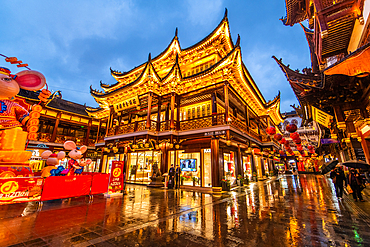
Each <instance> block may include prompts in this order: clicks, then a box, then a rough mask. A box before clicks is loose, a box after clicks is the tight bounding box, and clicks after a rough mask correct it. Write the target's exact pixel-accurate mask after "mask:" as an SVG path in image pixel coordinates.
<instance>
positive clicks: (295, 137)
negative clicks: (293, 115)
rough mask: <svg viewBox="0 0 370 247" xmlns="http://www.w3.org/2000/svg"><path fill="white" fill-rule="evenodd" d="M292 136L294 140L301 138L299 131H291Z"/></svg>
mask: <svg viewBox="0 0 370 247" xmlns="http://www.w3.org/2000/svg"><path fill="white" fill-rule="evenodd" d="M290 138H292V139H293V140H295V139H298V138H299V134H298V132H294V133H291V134H290Z"/></svg>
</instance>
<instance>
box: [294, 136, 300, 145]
mask: <svg viewBox="0 0 370 247" xmlns="http://www.w3.org/2000/svg"><path fill="white" fill-rule="evenodd" d="M293 141H294V143H295V144H301V142H302V140H301V138H299V137H298V138H297V139H294V140H293Z"/></svg>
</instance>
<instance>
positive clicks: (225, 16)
mask: <svg viewBox="0 0 370 247" xmlns="http://www.w3.org/2000/svg"><path fill="white" fill-rule="evenodd" d="M224 18H227V8H225V15H224Z"/></svg>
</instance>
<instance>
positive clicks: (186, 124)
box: [180, 116, 212, 131]
mask: <svg viewBox="0 0 370 247" xmlns="http://www.w3.org/2000/svg"><path fill="white" fill-rule="evenodd" d="M211 126H212V116H206V117H200V118H194V119H189V120H185V121H181V122H180V130H181V131H183V130H192V129H201V128H206V127H211Z"/></svg>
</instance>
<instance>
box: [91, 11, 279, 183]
mask: <svg viewBox="0 0 370 247" xmlns="http://www.w3.org/2000/svg"><path fill="white" fill-rule="evenodd" d="M111 74H112V76H113V77H114V78H115V79H116V80H117V82H116V83H115V84H113V85H106V84H103V83H101V88H102V89H103V91H97V90H93V89H92V88H91V95H92V96H93V97H94V98H95V100H96V101H97V102H98V103H99V105H100V107H99V108H96V109H92V108H88V109H87V111H88V113H89V115H90V116H93V117H96V118H98V119H100V123H101V124H100V128H99V134H98V143H97V144H96V146H97V147H100V148H102V151H103V152H102V167H101V170H102V171H103V172H108V171H109V163H110V161H111V160H114V159H124V156H125V153H127V158H126V160H127V179H128V180H129V181H136V182H143V183H145V182H148V181H149V177H150V176H151V172H152V166H153V164H158V165H159V167H160V170H161V172H162V173H165V172H167V171H168V168H169V167H170V165H171V164H174V165H181V166H182V168H185V169H183V173H182V177H183V180H185V181H184V183H185V184H189V185H193V183H192V182H193V181H195V182H194V185H195V186H200V187H212V186H213V187H215V186H216V187H217V186H219V184H220V181H221V178H222V177H226V178H230V180H232V181H234V180H235V178H236V176H237V175H247V173H248V174H250V175H251V174H252V170H253V171H255V172H256V173H258V175H259V176H260V177H262V176H263V175H265V174H266V173H267V172H266V170H270V171H271V170H272V169H273V164H272V156H271V155H272V152H273V151H274V150H275V149H277V148H278V145H277V143H275V142H273V140H272V139H270V138H269V137H268V135H266V133H265V131H264V129H265V128H266V127H267V126H269V125H273V126H275V125H277V124H279V123H280V122H281V121H282V118H281V115H280V95H278V96H277V97H276V98H275V99H274V100H272V101H269V102H266V101H265V99H264V98H263V96H262V94H261V92H260V91H259V89H258V87H257V86H256V84H255V82H254V81H253V79H252V77H251V75H250V74H249V72H248V70H247V68H246V67H245V65H244V63H243V61H242V56H241V48H240V38H239V37H238V40H237V41H236V43H235V44H234V43H233V41H232V39H231V36H230V30H229V23H228V19H227V12H226V13H225V16H224V18H223V19H222V21H221V22H220V24H219V25H218V26H217V27H216V29H215V30H214V31H213V32H212V33H211V34H209V35H208V36H207V37H205V38H204V39H203V40H201V41H200V42H198V43H197V44H195V45H193V46H191V47H188V48H186V49H182V48H181V46H180V43H179V40H178V37H177V30H176V34H175V37H174V38H173V39H172V41H171V43H170V44H169V45H168V47H167V48H166V49H165V50H164V51H163V52H162V53H161V54H159V55H158V56H156V57H155V58H151V55H149V58H148V61H147V62H145V63H143V64H142V65H140V66H138V67H135V68H134V69H132V70H130V71H128V72H118V71H114V70H111ZM253 148H254V149H255V150H256V151H253V150H254V149H253ZM254 153H256V155H253V154H254ZM257 154H258V155H257ZM186 162H187V163H186ZM185 163H186V164H185ZM247 163H248V164H247ZM265 165H266V166H265ZM258 167H259V168H260V170H258V169H257V168H258Z"/></svg>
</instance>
